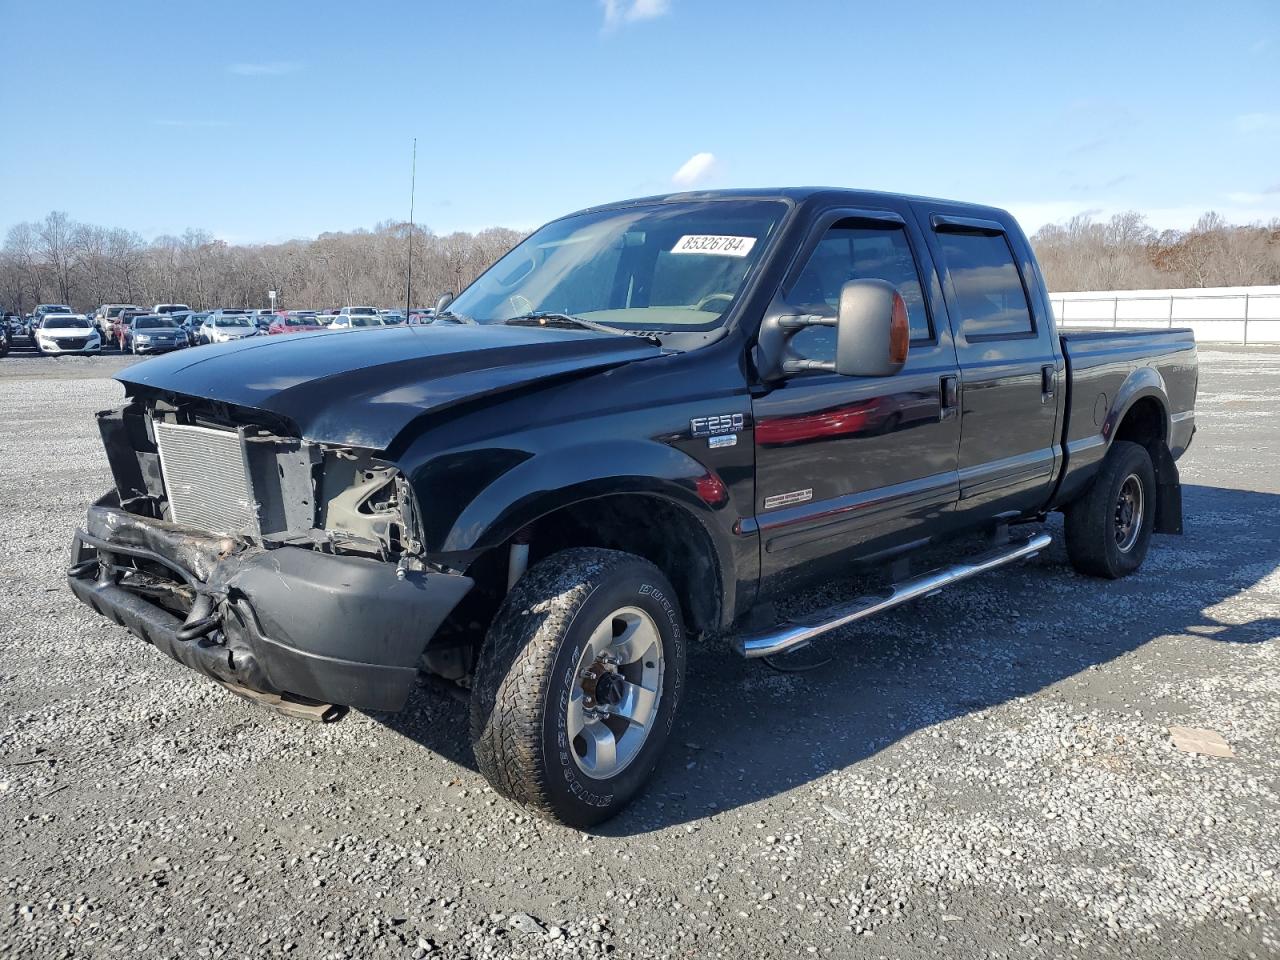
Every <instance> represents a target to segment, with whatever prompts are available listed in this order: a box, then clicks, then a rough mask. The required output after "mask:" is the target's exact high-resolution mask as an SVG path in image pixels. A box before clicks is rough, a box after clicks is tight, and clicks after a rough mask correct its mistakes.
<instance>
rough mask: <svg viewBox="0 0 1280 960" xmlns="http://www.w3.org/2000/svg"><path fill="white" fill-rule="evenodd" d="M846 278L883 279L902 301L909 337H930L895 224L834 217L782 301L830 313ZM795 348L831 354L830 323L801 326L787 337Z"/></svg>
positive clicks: (819, 356)
mask: <svg viewBox="0 0 1280 960" xmlns="http://www.w3.org/2000/svg"><path fill="white" fill-rule="evenodd" d="M849 280H887V281H889V282H890V283H892V284H893V285H894V286H895V287H897V288H898V292H899V293H901V294H902V299H903V300H905V301H906V304H907V319H908V322H909V323H910V326H911V340H912V342H913V343H914V342H917V341H921V340H932V339H933V330H932V328H931V327H930V325H929V314H928V311H927V310H926V309H925V305H924V295H923V293H922V292H921V289H920V273H919V271H918V270H917V269H916V261H915V257H914V256H913V255H912V253H911V246H910V244H909V243H908V241H907V233H906V230H904V229H902V228H901V227H885V226H854V225H851V224H847V223H845V224H841V223H837V224H835V225H834V226H832V227H831V229H829V230H828V231H827V233H826V235H825V236H824V237H823V238H822V239H821V240H820V241H818V245H817V246H816V247H814V249H813V254H812V255H811V256H810V257H809V262H808V263H806V264H805V266H804V270H803V271H801V273H800V276H799V277H797V278H796V281H795V283H794V284H792V286H791V290H790V292H789V293H788V294H787V302H788V303H789V304H790V305H791V306H793V307H798V308H801V309H808V310H811V311H813V312H815V313H818V312H822V313H830V312H833V311H834V310H835V309H836V306H837V304H838V303H839V302H840V288H841V287H843V286H844V285H845V283H846V282H848V281H849ZM792 343H793V344H794V345H795V348H796V350H797V351H798V352H799V353H801V354H803V355H804V356H806V357H809V358H811V359H814V360H834V359H835V355H836V331H835V328H834V327H806V328H805V329H803V330H801V331H800V332H799V333H797V334H796V335H795V336H794V337H793V338H792Z"/></svg>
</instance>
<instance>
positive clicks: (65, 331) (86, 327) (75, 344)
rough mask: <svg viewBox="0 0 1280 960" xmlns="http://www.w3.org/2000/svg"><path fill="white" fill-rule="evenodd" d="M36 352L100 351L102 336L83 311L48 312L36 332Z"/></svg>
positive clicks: (50, 354) (49, 353)
mask: <svg viewBox="0 0 1280 960" xmlns="http://www.w3.org/2000/svg"><path fill="white" fill-rule="evenodd" d="M34 339H35V342H36V352H37V353H39V354H41V355H43V356H56V355H59V354H64V353H98V352H100V351H101V350H102V337H101V335H100V334H99V333H98V330H97V328H96V327H95V326H94V325H93V324H92V323H90V322H89V318H88V317H86V316H85V315H84V314H81V313H46V314H45V315H44V316H42V317H41V318H40V323H39V326H37V327H36V329H35V333H34Z"/></svg>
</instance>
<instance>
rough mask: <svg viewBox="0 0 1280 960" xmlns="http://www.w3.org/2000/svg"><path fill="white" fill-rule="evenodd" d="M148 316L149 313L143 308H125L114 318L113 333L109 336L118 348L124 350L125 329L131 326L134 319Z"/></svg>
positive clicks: (112, 321) (112, 323)
mask: <svg viewBox="0 0 1280 960" xmlns="http://www.w3.org/2000/svg"><path fill="white" fill-rule="evenodd" d="M146 315H147V311H146V310H144V309H143V308H142V307H125V308H124V309H123V310H121V311H120V312H119V313H117V314H116V315H115V316H114V317H113V318H112V320H111V333H110V334H109V336H110V338H111V340H112V341H114V343H115V344H116V346H118V347H119V348H120V349H121V350H123V349H124V331H125V328H126V327H127V326H129V324H130V323H132V322H133V318H134V317H142V316H146Z"/></svg>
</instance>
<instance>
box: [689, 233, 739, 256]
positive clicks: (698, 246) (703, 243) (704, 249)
mask: <svg viewBox="0 0 1280 960" xmlns="http://www.w3.org/2000/svg"><path fill="white" fill-rule="evenodd" d="M755 245H756V238H755V237H720V236H714V235H712V234H704V233H689V234H685V235H684V236H683V237H681V238H680V239H679V240H677V241H676V245H675V246H674V247H672V248H671V252H672V253H710V254H714V255H715V256H717V257H745V256H746V255H747V254H748V253H750V252H751V248H752V247H754V246H755Z"/></svg>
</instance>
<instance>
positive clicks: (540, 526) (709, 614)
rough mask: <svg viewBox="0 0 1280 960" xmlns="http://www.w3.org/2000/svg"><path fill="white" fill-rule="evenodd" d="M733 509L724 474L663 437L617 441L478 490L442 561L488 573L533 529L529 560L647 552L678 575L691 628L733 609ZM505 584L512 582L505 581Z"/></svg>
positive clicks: (551, 454) (560, 454) (575, 450)
mask: <svg viewBox="0 0 1280 960" xmlns="http://www.w3.org/2000/svg"><path fill="white" fill-rule="evenodd" d="M732 528H733V516H732V511H731V510H730V509H729V497H728V494H727V491H726V488H725V487H724V485H723V483H722V482H721V481H720V479H719V477H717V476H716V475H715V474H713V473H711V472H710V471H709V470H708V468H707V467H705V466H704V465H703V464H701V463H699V462H698V461H697V460H694V459H693V458H692V457H690V456H689V455H688V454H686V453H684V452H683V451H681V450H679V449H677V448H675V447H671V446H668V445H666V444H663V443H659V442H656V441H642V440H616V441H612V442H607V443H592V444H589V445H583V446H581V447H569V448H561V449H557V450H551V451H547V452H543V453H540V454H537V455H535V456H533V457H530V458H528V459H525V460H523V461H521V462H519V463H517V464H516V465H514V466H512V467H511V468H510V469H507V470H506V471H505V472H503V473H502V474H501V475H500V476H498V477H496V478H494V479H493V480H492V482H490V483H489V484H487V485H486V486H485V487H484V489H482V490H479V491H477V493H476V494H475V496H473V497H472V498H471V499H470V501H469V502H468V503H467V504H466V505H465V506H464V507H463V508H462V510H461V511H460V512H459V513H458V515H457V516H456V517H455V518H454V519H453V520H452V522H451V524H450V525H449V529H448V531H447V532H446V533H445V534H444V536H443V538H442V540H441V541H440V543H439V547H438V548H437V549H433V550H432V551H431V552H432V554H433V555H435V557H436V558H438V559H440V560H442V561H445V562H448V563H449V564H450V565H455V566H458V567H461V568H464V569H467V570H468V571H470V570H471V569H472V568H473V567H474V568H475V569H477V570H479V571H483V570H484V569H485V568H486V566H487V568H488V569H489V571H490V577H492V576H493V575H495V574H496V573H497V571H500V570H501V571H505V569H506V567H505V564H506V554H507V548H508V547H509V545H510V544H511V543H512V542H513V540H514V539H515V538H516V537H517V536H520V537H522V538H523V537H525V536H528V538H529V539H530V542H531V552H530V562H536V561H537V560H538V559H539V558H540V557H542V556H546V555H548V553H550V552H554V549H564V548H567V547H571V546H598V547H607V548H610V549H615V550H623V551H627V552H630V553H635V554H637V555H639V556H643V557H645V558H646V559H648V560H650V561H651V562H652V563H654V564H655V565H656V566H657V567H658V568H659V569H660V570H662V572H663V573H664V574H666V575H667V578H668V579H669V580H671V582H672V584H673V585H674V586H675V587H676V590H677V592H678V593H679V594H680V598H681V606H682V608H683V611H684V613H685V616H686V621H687V625H688V626H689V627H690V629H691V632H694V633H707V632H714V631H717V630H720V629H723V628H725V627H726V626H727V625H728V622H729V621H730V620H731V619H732V617H733V615H734V613H735V605H736V602H737V583H738V570H737V569H736V566H735V561H734V551H733V543H732V536H733V532H732ZM503 587H504V588H505V582H504V584H503Z"/></svg>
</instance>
